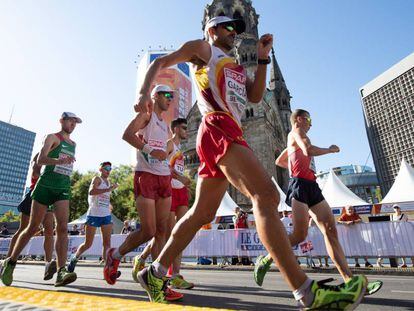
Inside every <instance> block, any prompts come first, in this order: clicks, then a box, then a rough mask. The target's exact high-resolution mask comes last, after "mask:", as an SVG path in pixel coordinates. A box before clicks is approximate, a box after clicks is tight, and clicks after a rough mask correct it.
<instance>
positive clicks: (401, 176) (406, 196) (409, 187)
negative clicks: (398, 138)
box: [381, 159, 414, 204]
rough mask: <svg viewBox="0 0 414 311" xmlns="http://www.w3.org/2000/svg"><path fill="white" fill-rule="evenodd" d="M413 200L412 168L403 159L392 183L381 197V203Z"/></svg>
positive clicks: (413, 180)
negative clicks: (382, 197)
mask: <svg viewBox="0 0 414 311" xmlns="http://www.w3.org/2000/svg"><path fill="white" fill-rule="evenodd" d="M402 202H414V168H412V167H411V166H410V165H409V164H408V163H407V162H406V161H405V160H404V159H402V161H401V166H400V171H399V172H398V175H397V177H396V178H395V181H394V184H393V185H392V187H391V189H390V190H389V191H388V193H387V195H386V196H385V197H384V199H382V201H381V204H390V203H402Z"/></svg>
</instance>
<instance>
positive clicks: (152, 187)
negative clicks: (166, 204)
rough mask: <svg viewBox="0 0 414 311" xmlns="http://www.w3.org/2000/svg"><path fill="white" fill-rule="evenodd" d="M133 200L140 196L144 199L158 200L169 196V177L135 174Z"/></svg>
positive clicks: (142, 173)
mask: <svg viewBox="0 0 414 311" xmlns="http://www.w3.org/2000/svg"><path fill="white" fill-rule="evenodd" d="M134 194H135V198H137V197H138V196H140V195H142V196H143V197H144V198H146V199H152V200H158V199H159V198H168V197H170V196H171V176H170V175H168V176H159V175H154V174H151V173H147V172H135V175H134Z"/></svg>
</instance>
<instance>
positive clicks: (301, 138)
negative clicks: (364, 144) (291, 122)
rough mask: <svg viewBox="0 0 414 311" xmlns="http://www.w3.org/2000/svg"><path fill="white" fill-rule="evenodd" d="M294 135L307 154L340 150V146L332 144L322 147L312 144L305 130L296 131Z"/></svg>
mask: <svg viewBox="0 0 414 311" xmlns="http://www.w3.org/2000/svg"><path fill="white" fill-rule="evenodd" d="M292 137H293V139H294V141H295V142H296V144H297V145H298V146H299V148H300V149H302V152H303V154H304V155H305V156H313V157H315V156H320V155H324V154H328V153H335V152H339V148H338V147H337V146H335V145H332V146H330V147H329V148H320V147H317V146H314V145H312V144H311V141H310V139H309V137H308V136H307V135H306V133H305V132H303V131H298V132H296V131H294V132H293V133H292Z"/></svg>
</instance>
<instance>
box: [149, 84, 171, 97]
mask: <svg viewBox="0 0 414 311" xmlns="http://www.w3.org/2000/svg"><path fill="white" fill-rule="evenodd" d="M159 92H171V93H172V92H176V91H175V90H173V89H172V88H170V87H169V86H168V85H165V84H157V85H156V86H154V88H153V89H152V91H151V97H153V96H154V95H155V94H156V93H159Z"/></svg>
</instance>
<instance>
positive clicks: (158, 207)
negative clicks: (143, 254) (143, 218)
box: [151, 196, 171, 258]
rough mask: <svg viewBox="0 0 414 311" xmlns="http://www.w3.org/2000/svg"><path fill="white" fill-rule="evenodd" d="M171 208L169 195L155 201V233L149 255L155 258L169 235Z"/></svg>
mask: <svg viewBox="0 0 414 311" xmlns="http://www.w3.org/2000/svg"><path fill="white" fill-rule="evenodd" d="M170 209H171V196H170V197H168V198H159V199H158V200H157V201H156V202H155V216H156V227H157V230H156V233H155V236H154V243H153V244H152V248H151V257H152V258H157V257H158V255H159V254H160V251H161V250H162V248H163V247H164V245H165V242H166V240H167V238H168V237H169V235H170V230H169V217H170Z"/></svg>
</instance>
